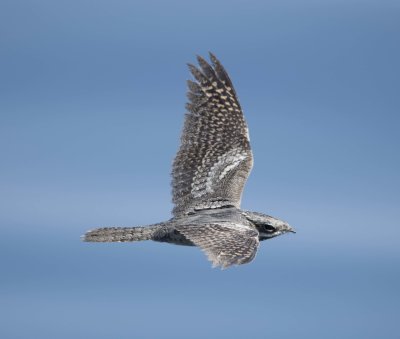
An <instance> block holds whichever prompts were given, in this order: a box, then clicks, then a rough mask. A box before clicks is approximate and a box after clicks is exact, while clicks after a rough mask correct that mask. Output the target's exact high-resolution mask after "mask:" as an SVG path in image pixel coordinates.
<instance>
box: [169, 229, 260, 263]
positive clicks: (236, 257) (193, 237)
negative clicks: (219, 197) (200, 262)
mask: <svg viewBox="0 0 400 339" xmlns="http://www.w3.org/2000/svg"><path fill="white" fill-rule="evenodd" d="M176 229H177V231H178V232H180V233H181V234H183V235H184V236H185V238H187V239H188V240H190V241H191V242H193V243H194V244H195V245H196V246H199V247H200V248H201V249H202V250H203V251H204V252H205V253H206V255H207V257H208V259H209V260H210V261H211V262H212V264H213V267H217V266H221V268H227V267H229V266H231V265H241V264H246V263H248V262H250V261H252V260H253V259H254V257H255V255H256V253H257V248H258V244H259V241H258V232H257V231H256V230H254V229H251V228H249V227H247V226H243V225H236V224H227V223H224V224H218V223H212V224H207V225H201V226H199V225H196V226H193V225H185V226H178V227H177V228H176Z"/></svg>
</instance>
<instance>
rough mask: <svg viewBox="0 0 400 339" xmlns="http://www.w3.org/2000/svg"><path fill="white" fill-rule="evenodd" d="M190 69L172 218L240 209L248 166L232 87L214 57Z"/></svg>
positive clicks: (244, 132) (244, 133) (247, 144)
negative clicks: (190, 74)
mask: <svg viewBox="0 0 400 339" xmlns="http://www.w3.org/2000/svg"><path fill="white" fill-rule="evenodd" d="M210 59H211V62H212V66H210V65H209V64H208V63H207V62H206V61H205V60H204V59H202V58H201V57H198V58H197V60H198V62H199V65H200V67H201V69H198V68H196V67H195V66H193V65H189V69H190V71H191V73H192V74H193V76H194V78H195V80H196V81H190V80H189V81H188V87H189V91H188V94H187V95H188V99H189V102H188V103H187V105H186V109H187V111H188V113H187V114H186V117H185V124H184V128H183V133H182V137H181V146H180V149H179V151H178V153H177V155H176V157H175V160H174V164H173V169H172V177H173V179H172V187H173V192H172V194H173V198H172V199H173V202H174V204H175V207H174V209H173V214H174V215H175V216H178V215H181V214H188V213H191V212H193V211H194V210H197V209H209V208H220V207H224V206H235V207H238V208H239V207H240V200H241V196H242V191H243V187H244V185H245V183H246V180H247V178H248V176H249V174H250V171H251V168H252V166H253V155H252V152H251V148H250V140H249V134H248V129H247V125H246V121H245V119H244V116H243V113H242V110H241V107H240V104H239V101H238V99H237V97H236V93H235V90H234V88H233V85H232V82H231V80H230V79H229V76H228V74H227V72H226V71H225V69H224V68H223V67H222V65H221V64H220V62H219V61H218V60H217V58H216V57H215V56H214V55H213V54H211V53H210Z"/></svg>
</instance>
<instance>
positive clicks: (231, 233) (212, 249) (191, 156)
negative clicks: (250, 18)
mask: <svg viewBox="0 0 400 339" xmlns="http://www.w3.org/2000/svg"><path fill="white" fill-rule="evenodd" d="M210 60H211V63H210V64H209V63H208V62H207V61H206V60H204V59H203V58H202V57H200V56H198V57H197V61H198V63H199V66H200V67H196V66H194V65H192V64H188V66H189V70H190V72H191V73H192V75H193V77H194V81H191V80H188V93H187V97H188V103H187V104H186V110H187V113H186V116H185V122H184V127H183V132H182V136H181V145H180V148H179V151H178V153H177V155H176V157H175V160H174V162H173V168H172V201H173V203H174V208H173V211H172V214H173V217H172V218H171V219H170V220H168V221H165V222H160V223H157V224H153V225H149V226H138V227H105V228H97V229H94V230H91V231H88V232H87V233H86V234H85V235H84V236H83V240H84V241H89V242H126V241H141V240H153V241H158V242H167V243H171V244H176V245H186V246H198V247H200V248H201V249H202V250H203V251H204V252H205V254H206V255H207V256H208V259H209V260H210V261H211V262H212V264H213V266H214V267H215V266H220V267H221V268H227V267H229V266H231V265H241V264H246V263H249V262H250V261H252V260H253V259H254V257H255V255H256V252H257V249H258V246H259V243H260V241H263V240H267V239H271V238H273V237H276V236H278V235H281V234H284V233H287V232H293V233H295V231H294V229H293V228H292V227H291V226H290V225H289V224H288V223H286V222H285V221H282V220H279V219H277V218H274V217H271V216H269V215H266V214H263V213H258V212H250V211H245V210H241V209H240V202H241V197H242V192H243V188H244V185H245V183H246V180H247V178H248V176H249V174H250V171H251V169H252V167H253V154H252V151H251V147H250V139H249V131H248V128H247V124H246V121H245V118H244V115H243V112H242V109H241V106H240V103H239V100H238V97H237V95H236V92H235V89H234V87H233V84H232V81H231V80H230V78H229V76H228V73H227V72H226V70H225V69H224V67H223V66H222V64H221V63H220V62H219V60H218V59H217V58H216V57H215V56H214V55H213V54H212V53H210Z"/></svg>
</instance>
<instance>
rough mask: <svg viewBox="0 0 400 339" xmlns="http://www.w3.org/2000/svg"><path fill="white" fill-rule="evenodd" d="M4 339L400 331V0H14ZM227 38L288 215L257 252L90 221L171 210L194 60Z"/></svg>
mask: <svg viewBox="0 0 400 339" xmlns="http://www.w3.org/2000/svg"><path fill="white" fill-rule="evenodd" d="M0 34H1V35H0V39H1V46H0V49H1V56H0V67H1V69H0V73H1V77H0V96H1V97H0V114H1V116H0V117H1V118H0V154H1V163H0V225H1V229H0V234H1V235H0V261H1V263H0V270H1V273H0V319H1V320H0V322H1V326H0V337H1V338H245V337H247V338H364V339H365V338H387V339H391V338H397V339H398V338H400V329H399V319H400V293H399V286H400V246H399V238H400V225H399V220H400V204H399V203H400V198H399V192H400V175H399V173H400V152H399V146H400V132H399V126H400V118H399V113H400V98H399V89H400V66H399V60H400V47H399V46H400V44H399V36H400V3H399V2H398V1H382V0H380V1H378V0H376V1H355V0H350V1H344V0H343V1H340V0H338V1H333V0H330V1H310V0H307V1H287V0H285V1H237V0H233V1H227V0H225V1H211V0H204V1H197V2H193V1H177V0H173V1H165V2H164V1H123V0H114V1H103V0H100V1H89V0H80V1H53V0H47V1H41V0H38V1H28V0H3V1H2V2H1V4H0ZM209 50H210V51H213V52H214V53H215V54H216V55H217V56H218V57H219V58H220V59H221V60H222V62H223V64H224V65H225V67H226V68H227V69H228V71H229V72H230V74H231V77H232V79H233V81H234V84H235V86H236V90H237V92H238V94H239V97H240V100H241V104H242V106H243V108H244V110H245V114H246V117H247V120H248V124H249V127H250V134H251V140H252V143H253V150H254V155H255V167H254V169H253V172H252V175H251V177H250V179H249V181H248V184H247V187H246V190H245V193H244V197H243V204H242V205H243V208H245V209H251V210H256V211H263V212H266V213H269V214H271V215H274V216H277V217H280V218H283V219H285V220H287V221H288V222H290V224H292V225H293V226H294V227H295V228H296V229H297V231H298V233H297V234H296V235H287V236H282V237H279V238H276V239H273V240H271V241H268V242H264V243H263V244H262V246H261V248H260V250H259V252H258V255H257V258H256V260H255V261H254V262H253V263H251V264H250V265H245V266H241V267H235V268H232V269H229V270H226V271H220V270H215V269H214V270H213V269H211V268H210V264H209V262H207V260H206V258H205V257H204V255H203V254H202V253H201V251H199V250H197V249H194V248H185V247H174V246H170V245H167V244H157V243H151V242H148V243H136V244H87V243H82V242H80V239H79V237H80V235H81V234H83V233H84V232H85V230H87V229H90V228H93V227H96V226H106V225H126V226H127V225H140V224H149V223H153V222H157V221H161V220H165V219H167V218H169V216H170V210H171V208H172V204H171V202H170V201H171V198H170V175H169V173H170V166H171V163H172V159H173V157H174V154H175V152H176V150H177V148H178V142H179V133H180V130H181V127H182V123H183V115H184V112H185V110H184V102H185V92H186V84H185V80H186V79H188V78H190V77H189V74H188V71H187V68H186V66H185V63H186V62H194V60H195V55H196V54H201V55H206V54H207V52H208V51H209Z"/></svg>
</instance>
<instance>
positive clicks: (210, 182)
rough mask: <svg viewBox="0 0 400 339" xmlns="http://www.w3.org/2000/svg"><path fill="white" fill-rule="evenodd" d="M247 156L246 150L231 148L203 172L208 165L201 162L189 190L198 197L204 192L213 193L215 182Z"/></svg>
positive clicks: (220, 179)
mask: <svg viewBox="0 0 400 339" xmlns="http://www.w3.org/2000/svg"><path fill="white" fill-rule="evenodd" d="M248 156H249V154H248V152H245V151H243V150H237V149H232V150H230V151H229V152H227V153H225V154H223V155H221V156H219V157H218V162H216V163H215V164H214V165H213V166H212V167H211V168H209V171H208V172H205V170H206V169H207V168H208V166H205V165H206V164H203V165H202V166H201V167H200V168H199V169H198V170H197V171H196V173H195V177H194V180H193V183H192V191H191V192H192V194H193V196H194V197H195V198H199V197H202V196H203V195H205V194H208V193H213V192H214V188H216V187H217V186H218V185H217V183H218V182H220V181H222V180H223V179H224V178H225V177H226V176H227V174H228V173H229V172H231V171H232V170H234V169H235V168H236V167H237V166H239V164H240V163H241V162H242V161H243V160H245V159H246V158H247V157H248ZM207 165H208V164H207Z"/></svg>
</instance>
